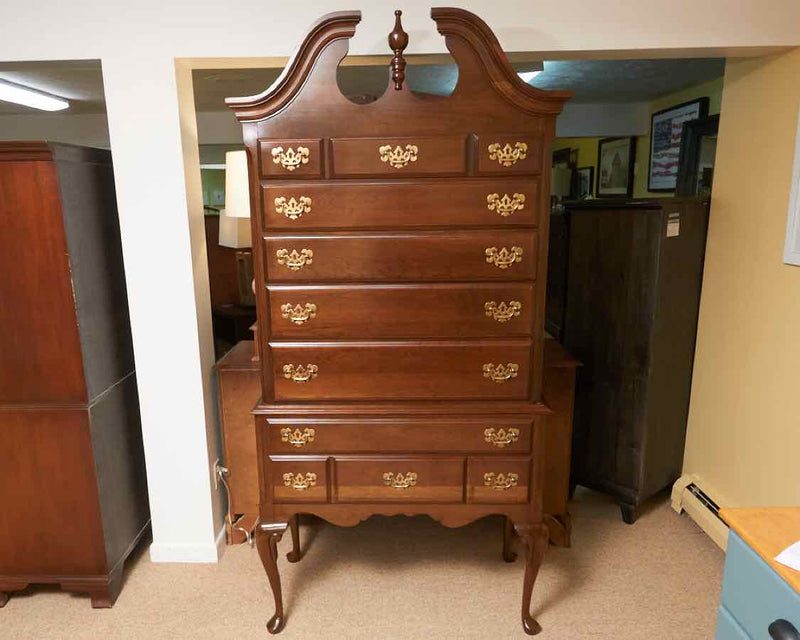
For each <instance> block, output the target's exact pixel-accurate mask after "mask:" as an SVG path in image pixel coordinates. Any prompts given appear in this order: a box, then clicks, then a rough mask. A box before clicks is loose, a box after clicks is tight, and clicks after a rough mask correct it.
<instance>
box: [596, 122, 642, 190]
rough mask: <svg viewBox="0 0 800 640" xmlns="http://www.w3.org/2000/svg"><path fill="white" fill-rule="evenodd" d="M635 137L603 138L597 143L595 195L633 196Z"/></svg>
mask: <svg viewBox="0 0 800 640" xmlns="http://www.w3.org/2000/svg"><path fill="white" fill-rule="evenodd" d="M635 159H636V138H635V137H630V138H603V139H602V140H600V141H599V142H598V143H597V197H598V198H630V197H631V196H633V163H634V161H635Z"/></svg>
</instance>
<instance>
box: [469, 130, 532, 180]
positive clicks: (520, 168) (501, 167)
mask: <svg viewBox="0 0 800 640" xmlns="http://www.w3.org/2000/svg"><path fill="white" fill-rule="evenodd" d="M476 138H477V147H478V152H477V155H478V174H480V175H512V174H518V173H541V171H542V139H541V138H540V137H539V136H536V135H531V134H529V133H481V134H478V135H477V136H476Z"/></svg>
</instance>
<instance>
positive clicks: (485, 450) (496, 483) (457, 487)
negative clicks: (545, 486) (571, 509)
mask: <svg viewBox="0 0 800 640" xmlns="http://www.w3.org/2000/svg"><path fill="white" fill-rule="evenodd" d="M257 428H258V430H259V438H260V441H261V442H262V447H261V452H262V453H261V454H260V455H261V456H262V460H261V463H262V468H263V469H264V470H265V473H264V474H263V475H264V477H263V484H262V492H263V494H265V495H263V498H265V499H266V501H267V502H271V503H274V504H284V503H286V504H288V503H318V504H319V503H331V504H337V503H339V504H364V503H417V504H437V503H439V504H473V505H491V504H526V503H528V502H529V500H530V498H531V487H532V485H533V480H534V479H535V478H536V475H537V472H538V466H537V465H538V463H537V456H536V455H535V453H536V451H537V448H538V446H539V445H538V432H537V429H538V426H537V419H533V418H531V417H530V416H504V417H501V418H496V417H492V416H468V417H467V416H465V417H458V416H450V417H442V416H439V417H437V418H425V417H418V418H410V417H405V418H363V417H345V418H335V419H330V418H326V419H314V418H303V417H292V418H283V417H263V416H259V417H257Z"/></svg>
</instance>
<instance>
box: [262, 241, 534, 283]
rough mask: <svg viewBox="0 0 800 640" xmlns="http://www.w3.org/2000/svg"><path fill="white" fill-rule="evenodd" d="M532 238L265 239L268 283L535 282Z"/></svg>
mask: <svg viewBox="0 0 800 640" xmlns="http://www.w3.org/2000/svg"><path fill="white" fill-rule="evenodd" d="M536 240H537V236H536V232H535V231H522V230H519V231H511V230H500V231H498V230H486V231H452V232H451V231H447V232H444V231H442V232H428V233H402V234H401V233H395V234H390V233H386V234H348V233H330V234H326V235H302V236H301V235H292V236H266V237H265V238H264V244H265V262H266V271H267V278H268V279H269V280H270V281H273V282H275V281H311V282H319V281H327V282H330V281H343V280H344V281H347V280H349V281H362V282H364V281H380V280H392V281H401V282H402V281H406V282H408V281H415V280H439V281H467V280H533V279H535V278H536Z"/></svg>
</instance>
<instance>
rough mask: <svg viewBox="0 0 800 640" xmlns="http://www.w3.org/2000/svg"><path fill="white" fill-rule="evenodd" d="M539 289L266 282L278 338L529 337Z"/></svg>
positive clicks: (274, 335)
mask: <svg viewBox="0 0 800 640" xmlns="http://www.w3.org/2000/svg"><path fill="white" fill-rule="evenodd" d="M533 286H534V285H533V284H531V283H497V284H479V283H475V284H451V285H439V284H430V285H328V286H318V287H302V286H286V285H284V286H278V285H268V286H267V291H268V292H269V312H270V326H271V333H272V338H274V339H295V340H297V339H302V340H305V339H308V340H312V339H325V338H352V337H354V336H355V337H359V338H362V339H363V338H423V337H433V338H480V337H508V336H527V335H530V332H531V326H532V323H533Z"/></svg>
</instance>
